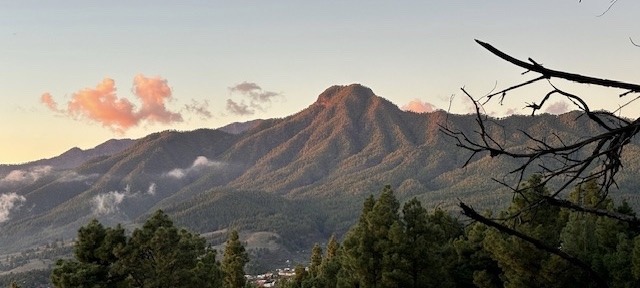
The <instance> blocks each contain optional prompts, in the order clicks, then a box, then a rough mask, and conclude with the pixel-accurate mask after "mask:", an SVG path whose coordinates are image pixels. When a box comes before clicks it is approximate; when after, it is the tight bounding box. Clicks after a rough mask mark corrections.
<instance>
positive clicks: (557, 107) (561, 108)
mask: <svg viewBox="0 0 640 288" xmlns="http://www.w3.org/2000/svg"><path fill="white" fill-rule="evenodd" d="M545 106H546V105H545ZM545 112H547V113H549V114H556V115H558V114H563V113H567V112H569V104H567V102H555V103H551V104H550V105H549V106H547V109H545Z"/></svg>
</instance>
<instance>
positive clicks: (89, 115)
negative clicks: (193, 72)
mask: <svg viewBox="0 0 640 288" xmlns="http://www.w3.org/2000/svg"><path fill="white" fill-rule="evenodd" d="M132 91H133V93H134V95H135V96H136V97H137V98H138V100H139V101H140V107H139V108H137V107H136V105H134V104H133V103H132V102H131V101H129V100H128V99H127V98H121V97H118V95H117V93H116V86H115V81H114V80H113V79H110V78H105V79H103V80H102V82H101V83H99V84H98V85H96V87H95V88H85V89H82V90H80V91H78V92H75V93H73V95H72V96H71V100H70V101H69V102H68V103H67V108H66V109H60V108H59V107H58V104H57V103H56V101H55V100H54V99H53V97H52V96H51V94H49V93H44V94H42V96H41V97H40V101H41V102H42V103H43V104H44V105H46V106H47V107H48V108H49V109H50V110H52V111H54V112H58V113H63V114H66V115H69V116H71V117H74V118H86V119H89V120H92V121H95V122H98V123H100V124H102V125H103V126H104V127H108V128H110V129H112V130H114V131H118V132H124V131H126V130H127V129H129V128H131V127H134V126H137V125H139V124H140V123H141V122H143V121H147V122H150V123H155V122H157V123H162V124H169V123H173V122H181V121H182V115H181V114H180V113H176V112H171V111H169V110H168V109H167V107H166V102H167V101H169V100H171V88H170V87H169V85H168V83H167V80H165V79H162V78H159V77H146V76H144V75H142V74H138V75H136V76H135V77H134V79H133V89H132Z"/></svg>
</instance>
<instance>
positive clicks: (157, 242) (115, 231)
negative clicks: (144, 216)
mask: <svg viewBox="0 0 640 288" xmlns="http://www.w3.org/2000/svg"><path fill="white" fill-rule="evenodd" d="M74 255H75V257H74V259H69V260H62V259H61V260H58V262H57V263H56V267H55V268H54V270H53V272H52V274H51V280H52V282H53V284H54V285H55V286H56V287H220V284H221V283H222V277H221V276H222V274H221V272H220V267H219V266H220V265H219V263H218V262H217V261H216V259H215V257H216V253H215V250H211V249H208V248H207V247H206V246H205V240H204V238H202V237H200V236H197V235H194V234H192V233H190V232H188V231H186V230H184V229H178V228H176V227H174V226H173V222H172V221H171V220H170V219H169V217H168V216H167V215H166V214H164V212H162V211H161V210H159V211H157V212H156V213H155V214H154V215H153V216H152V217H151V218H149V219H148V220H147V221H146V222H145V224H144V225H143V226H142V228H141V229H135V230H134V231H133V233H132V235H131V237H128V238H127V237H126V236H125V234H124V229H122V228H121V227H120V226H119V225H118V226H116V228H104V227H103V226H102V224H100V223H99V222H98V221H97V220H92V221H91V222H89V224H87V225H86V226H85V227H82V228H81V229H80V230H79V231H78V240H77V242H76V247H75V253H74Z"/></svg>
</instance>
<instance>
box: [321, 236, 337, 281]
mask: <svg viewBox="0 0 640 288" xmlns="http://www.w3.org/2000/svg"><path fill="white" fill-rule="evenodd" d="M339 252H340V243H338V240H336V236H335V235H331V238H329V242H328V243H327V251H326V254H325V256H324V257H323V258H322V264H320V269H319V277H318V278H319V284H318V285H319V287H328V288H334V287H336V286H337V284H338V283H337V282H338V279H337V276H338V273H339V272H340V269H341V267H342V264H341V263H340V257H339V254H338V253H339Z"/></svg>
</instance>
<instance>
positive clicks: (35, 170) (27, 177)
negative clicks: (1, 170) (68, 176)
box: [0, 166, 53, 184]
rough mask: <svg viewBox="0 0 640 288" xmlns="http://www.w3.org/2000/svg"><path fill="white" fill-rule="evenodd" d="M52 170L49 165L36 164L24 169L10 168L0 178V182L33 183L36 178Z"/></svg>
mask: <svg viewBox="0 0 640 288" xmlns="http://www.w3.org/2000/svg"><path fill="white" fill-rule="evenodd" d="M52 171H53V167H51V166H36V167H32V168H29V169H26V170H12V171H11V172H9V174H7V176H5V177H4V178H2V179H0V184H24V183H33V182H35V181H36V180H38V179H40V178H42V177H44V176H46V175H49V174H50V173H51V172H52Z"/></svg>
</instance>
